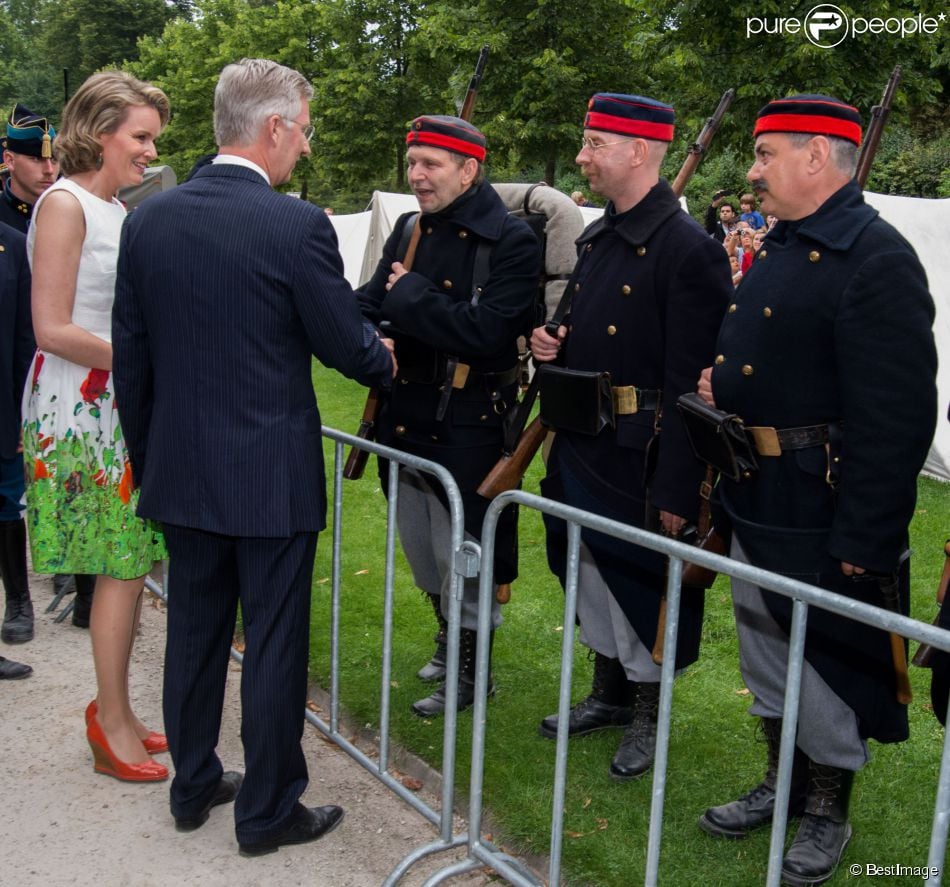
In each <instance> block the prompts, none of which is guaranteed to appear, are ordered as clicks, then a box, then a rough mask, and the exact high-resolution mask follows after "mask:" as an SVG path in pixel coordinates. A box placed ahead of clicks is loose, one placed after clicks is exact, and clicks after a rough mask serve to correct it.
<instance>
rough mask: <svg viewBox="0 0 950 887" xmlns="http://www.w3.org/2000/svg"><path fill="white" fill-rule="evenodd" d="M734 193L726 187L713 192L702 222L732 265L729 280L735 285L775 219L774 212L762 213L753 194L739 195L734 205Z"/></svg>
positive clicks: (750, 264)
mask: <svg viewBox="0 0 950 887" xmlns="http://www.w3.org/2000/svg"><path fill="white" fill-rule="evenodd" d="M734 195H735V192H733V191H729V190H728V189H722V190H720V191H717V192H716V193H715V194H713V197H712V201H711V202H710V204H709V206H708V207H707V208H706V218H705V224H706V233H707V234H709V236H710V237H715V238H716V240H718V241H719V242H720V243H721V244H722V245H723V248H724V249H725V250H726V253H727V254H728V256H729V263H730V265H731V266H732V282H733V283H734V284H735V285H736V286H738V284H739V281H741V280H742V276H743V275H744V274H746V273H747V272H748V270H749V268H750V267H751V266H752V260H753V258H754V257H755V254H756V253H757V252H758V250H759V248H760V247H761V246H762V241H763V240H764V239H765V235H766V234H768V232H769V231H771V230H772V227H773V225H775V223H776V221H778V220H777V219H776V218H775V216H771V215H770V216H768V217H763V216H762V213H760V212H759V211H758V201H757V200H756V197H755V195H754V194H752V193H746V194H742V195H740V197H739V200H738V208H737V207H736V201H735V199H734ZM737 209H738V211H737Z"/></svg>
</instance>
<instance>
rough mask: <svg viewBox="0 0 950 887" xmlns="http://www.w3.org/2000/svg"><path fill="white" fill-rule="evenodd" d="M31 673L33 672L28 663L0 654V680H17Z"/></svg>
mask: <svg viewBox="0 0 950 887" xmlns="http://www.w3.org/2000/svg"><path fill="white" fill-rule="evenodd" d="M31 674H33V669H32V668H31V667H30V666H29V665H24V664H23V663H22V662H14V661H13V660H12V659H4V658H3V657H2V656H0V681H18V680H19V679H20V678H25V677H28V676H29V675H31Z"/></svg>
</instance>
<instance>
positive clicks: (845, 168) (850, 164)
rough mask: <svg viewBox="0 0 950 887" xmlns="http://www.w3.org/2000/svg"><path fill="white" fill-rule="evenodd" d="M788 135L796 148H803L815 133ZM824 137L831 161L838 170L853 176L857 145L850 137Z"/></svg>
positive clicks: (855, 168) (856, 158)
mask: <svg viewBox="0 0 950 887" xmlns="http://www.w3.org/2000/svg"><path fill="white" fill-rule="evenodd" d="M788 137H789V138H790V139H791V142H792V144H793V145H794V146H795V147H796V148H804V147H805V145H807V144H808V143H809V142H810V141H811V140H812V139H813V138H814V137H815V135H814V134H813V133H808V132H791V133H788ZM825 138H826V139H828V144H829V145H830V146H831V162H832V163H833V164H834V165H835V167H836V168H837V169H838V170H839V171H840V172H843V173H847V174H848V176H850V177H852V178H853V177H854V174H855V172H856V171H857V168H858V146H857V145H856V144H855V143H854V142H852V141H851V140H850V139H842V138H839V137H838V136H825Z"/></svg>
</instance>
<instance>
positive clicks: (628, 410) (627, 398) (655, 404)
mask: <svg viewBox="0 0 950 887" xmlns="http://www.w3.org/2000/svg"><path fill="white" fill-rule="evenodd" d="M611 391H612V392H613V395H614V414H615V415H617V416H629V415H631V414H632V413H639V412H641V411H650V410H654V411H655V410H657V409H659V406H660V401H661V400H662V399H663V391H662V390H661V389H659V388H637V387H635V386H634V385H613V386H611Z"/></svg>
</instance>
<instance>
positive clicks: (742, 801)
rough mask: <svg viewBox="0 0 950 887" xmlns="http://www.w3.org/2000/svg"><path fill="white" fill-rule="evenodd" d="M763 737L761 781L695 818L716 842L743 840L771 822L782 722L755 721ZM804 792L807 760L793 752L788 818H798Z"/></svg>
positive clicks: (803, 755)
mask: <svg viewBox="0 0 950 887" xmlns="http://www.w3.org/2000/svg"><path fill="white" fill-rule="evenodd" d="M759 726H760V727H761V730H762V735H763V736H764V737H765V743H766V754H767V758H768V766H767V768H766V771H765V778H764V779H763V780H762V781H761V782H760V783H759V784H758V785H757V786H756V787H755V788H752V789H750V790H749V791H747V792H746V793H745V794H744V795H743V796H742V797H741V798H739V799H738V800H737V801H731V802H730V803H728V804H721V805H720V806H719V807H710V808H709V809H708V810H707V811H706V812H705V813H704V814H703V815H702V816H700V817H699V827H700V828H701V829H702V830H703V831H704V832H708V833H709V834H711V835H715V836H716V837H719V838H734V839H738V838H744V837H746V835H748V834H749V832H751V831H754V830H755V829H757V828H761V827H762V826H764V825H768V824H769V823H770V822H771V821H772V812H773V810H774V808H775V780H776V778H777V776H778V754H779V746H780V744H781V741H782V719H781V718H762V719H761V720H760V721H759ZM807 792H808V758H807V757H806V755H805V753H804V752H803V751H802V750H801V749H799V748H797V747H796V748H795V757H794V758H793V759H792V788H791V792H790V794H789V796H788V811H789V815H790V816H801V814H802V811H803V810H804V809H805V795H806V794H807Z"/></svg>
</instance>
